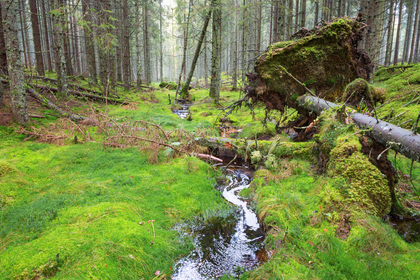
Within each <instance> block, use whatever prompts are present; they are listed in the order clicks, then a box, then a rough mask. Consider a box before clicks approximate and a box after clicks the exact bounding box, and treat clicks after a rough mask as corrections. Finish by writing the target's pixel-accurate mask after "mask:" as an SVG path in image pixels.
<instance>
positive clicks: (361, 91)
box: [343, 78, 387, 110]
mask: <svg viewBox="0 0 420 280" xmlns="http://www.w3.org/2000/svg"><path fill="white" fill-rule="evenodd" d="M386 93H387V91H386V89H384V88H381V87H375V86H372V85H370V84H369V83H368V82H367V81H366V80H364V79H361V78H359V79H356V80H354V81H353V82H351V83H350V84H348V85H347V86H346V89H345V91H344V95H343V100H344V101H345V102H346V104H348V105H351V106H353V107H355V108H358V107H367V108H368V109H369V110H372V109H373V108H374V107H375V106H377V104H378V103H383V102H384V101H385V97H386Z"/></svg>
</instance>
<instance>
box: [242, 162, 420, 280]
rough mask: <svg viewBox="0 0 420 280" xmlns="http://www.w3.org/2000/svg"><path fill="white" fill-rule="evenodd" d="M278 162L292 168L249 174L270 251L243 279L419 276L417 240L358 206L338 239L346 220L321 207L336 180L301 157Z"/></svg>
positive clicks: (407, 277)
mask: <svg viewBox="0 0 420 280" xmlns="http://www.w3.org/2000/svg"><path fill="white" fill-rule="evenodd" d="M281 164H282V165H283V166H284V167H289V170H290V169H291V170H297V171H291V172H289V173H288V174H286V178H285V174H284V173H281V174H278V173H270V172H268V171H267V170H264V171H259V172H257V173H256V175H255V178H254V182H253V185H252V186H253V189H252V191H251V192H252V193H253V194H254V197H255V199H256V203H257V205H258V206H257V208H258V212H259V215H260V218H261V219H264V222H265V226H266V227H267V228H268V233H269V235H268V236H267V239H266V243H267V249H269V250H270V252H271V255H272V257H271V259H270V261H269V262H267V263H265V264H263V265H261V266H260V267H259V268H257V269H256V270H255V271H252V272H248V273H246V275H244V276H243V278H244V279H418V278H419V277H420V269H419V268H418V262H419V261H420V253H419V250H420V244H418V243H413V244H408V243H405V242H404V241H403V240H402V239H401V237H400V236H399V235H398V234H397V233H396V232H395V230H393V229H392V228H391V226H390V225H388V224H387V223H385V222H383V221H381V220H380V219H379V218H377V217H374V216H371V215H368V214H364V213H362V212H361V213H360V215H359V216H358V217H357V219H355V220H354V221H353V225H352V228H351V231H350V233H349V236H348V238H347V240H343V239H342V238H340V233H341V232H342V229H343V226H344V224H345V223H346V222H347V221H340V220H338V221H334V219H335V217H334V213H331V212H328V210H327V208H326V200H327V199H328V197H329V196H330V195H331V193H334V192H337V188H338V187H339V186H337V184H336V182H334V181H333V179H331V178H326V177H321V178H318V179H316V178H315V177H314V175H313V171H312V170H311V168H310V165H309V163H307V162H305V161H301V160H299V161H297V160H288V159H285V160H283V161H282V163H281ZM297 166H298V167H299V168H298V169H297V168H296V167H297ZM286 169H287V168H286ZM283 170H284V168H283Z"/></svg>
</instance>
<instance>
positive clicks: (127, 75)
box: [123, 0, 146, 91]
mask: <svg viewBox="0 0 420 280" xmlns="http://www.w3.org/2000/svg"><path fill="white" fill-rule="evenodd" d="M123 3H124V6H123V18H124V29H123V55H124V58H123V59H124V62H123V71H124V87H125V90H126V91H129V90H130V81H131V63H130V33H129V24H128V18H129V14H128V1H127V0H124V2H123ZM145 20H146V19H145Z"/></svg>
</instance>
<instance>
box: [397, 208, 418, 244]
mask: <svg viewBox="0 0 420 280" xmlns="http://www.w3.org/2000/svg"><path fill="white" fill-rule="evenodd" d="M389 222H390V223H391V225H392V227H393V228H394V229H395V230H396V231H397V232H398V234H399V235H400V236H401V237H402V238H403V239H404V240H405V241H406V242H408V243H411V242H419V241H420V217H418V216H414V217H406V216H399V215H390V216H389Z"/></svg>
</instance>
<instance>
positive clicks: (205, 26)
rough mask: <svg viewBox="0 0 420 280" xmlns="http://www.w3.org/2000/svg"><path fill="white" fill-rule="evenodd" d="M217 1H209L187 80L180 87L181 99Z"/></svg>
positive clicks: (188, 84)
mask: <svg viewBox="0 0 420 280" xmlns="http://www.w3.org/2000/svg"><path fill="white" fill-rule="evenodd" d="M217 1H218V0H212V1H211V4H210V8H209V11H208V13H207V15H206V18H205V20H204V25H203V29H202V30H201V34H200V39H198V43H197V48H196V49H195V53H194V58H193V61H192V64H191V68H190V72H189V73H188V77H187V80H186V81H185V84H184V86H183V87H182V90H181V93H180V95H181V98H183V99H186V98H188V90H189V87H190V83H191V79H192V76H193V74H194V71H195V66H196V64H197V61H198V56H199V55H200V52H201V45H202V44H203V41H204V38H205V36H206V32H207V26H208V25H209V21H210V17H211V13H212V9H213V8H214V6H215V4H216V2H217Z"/></svg>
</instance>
